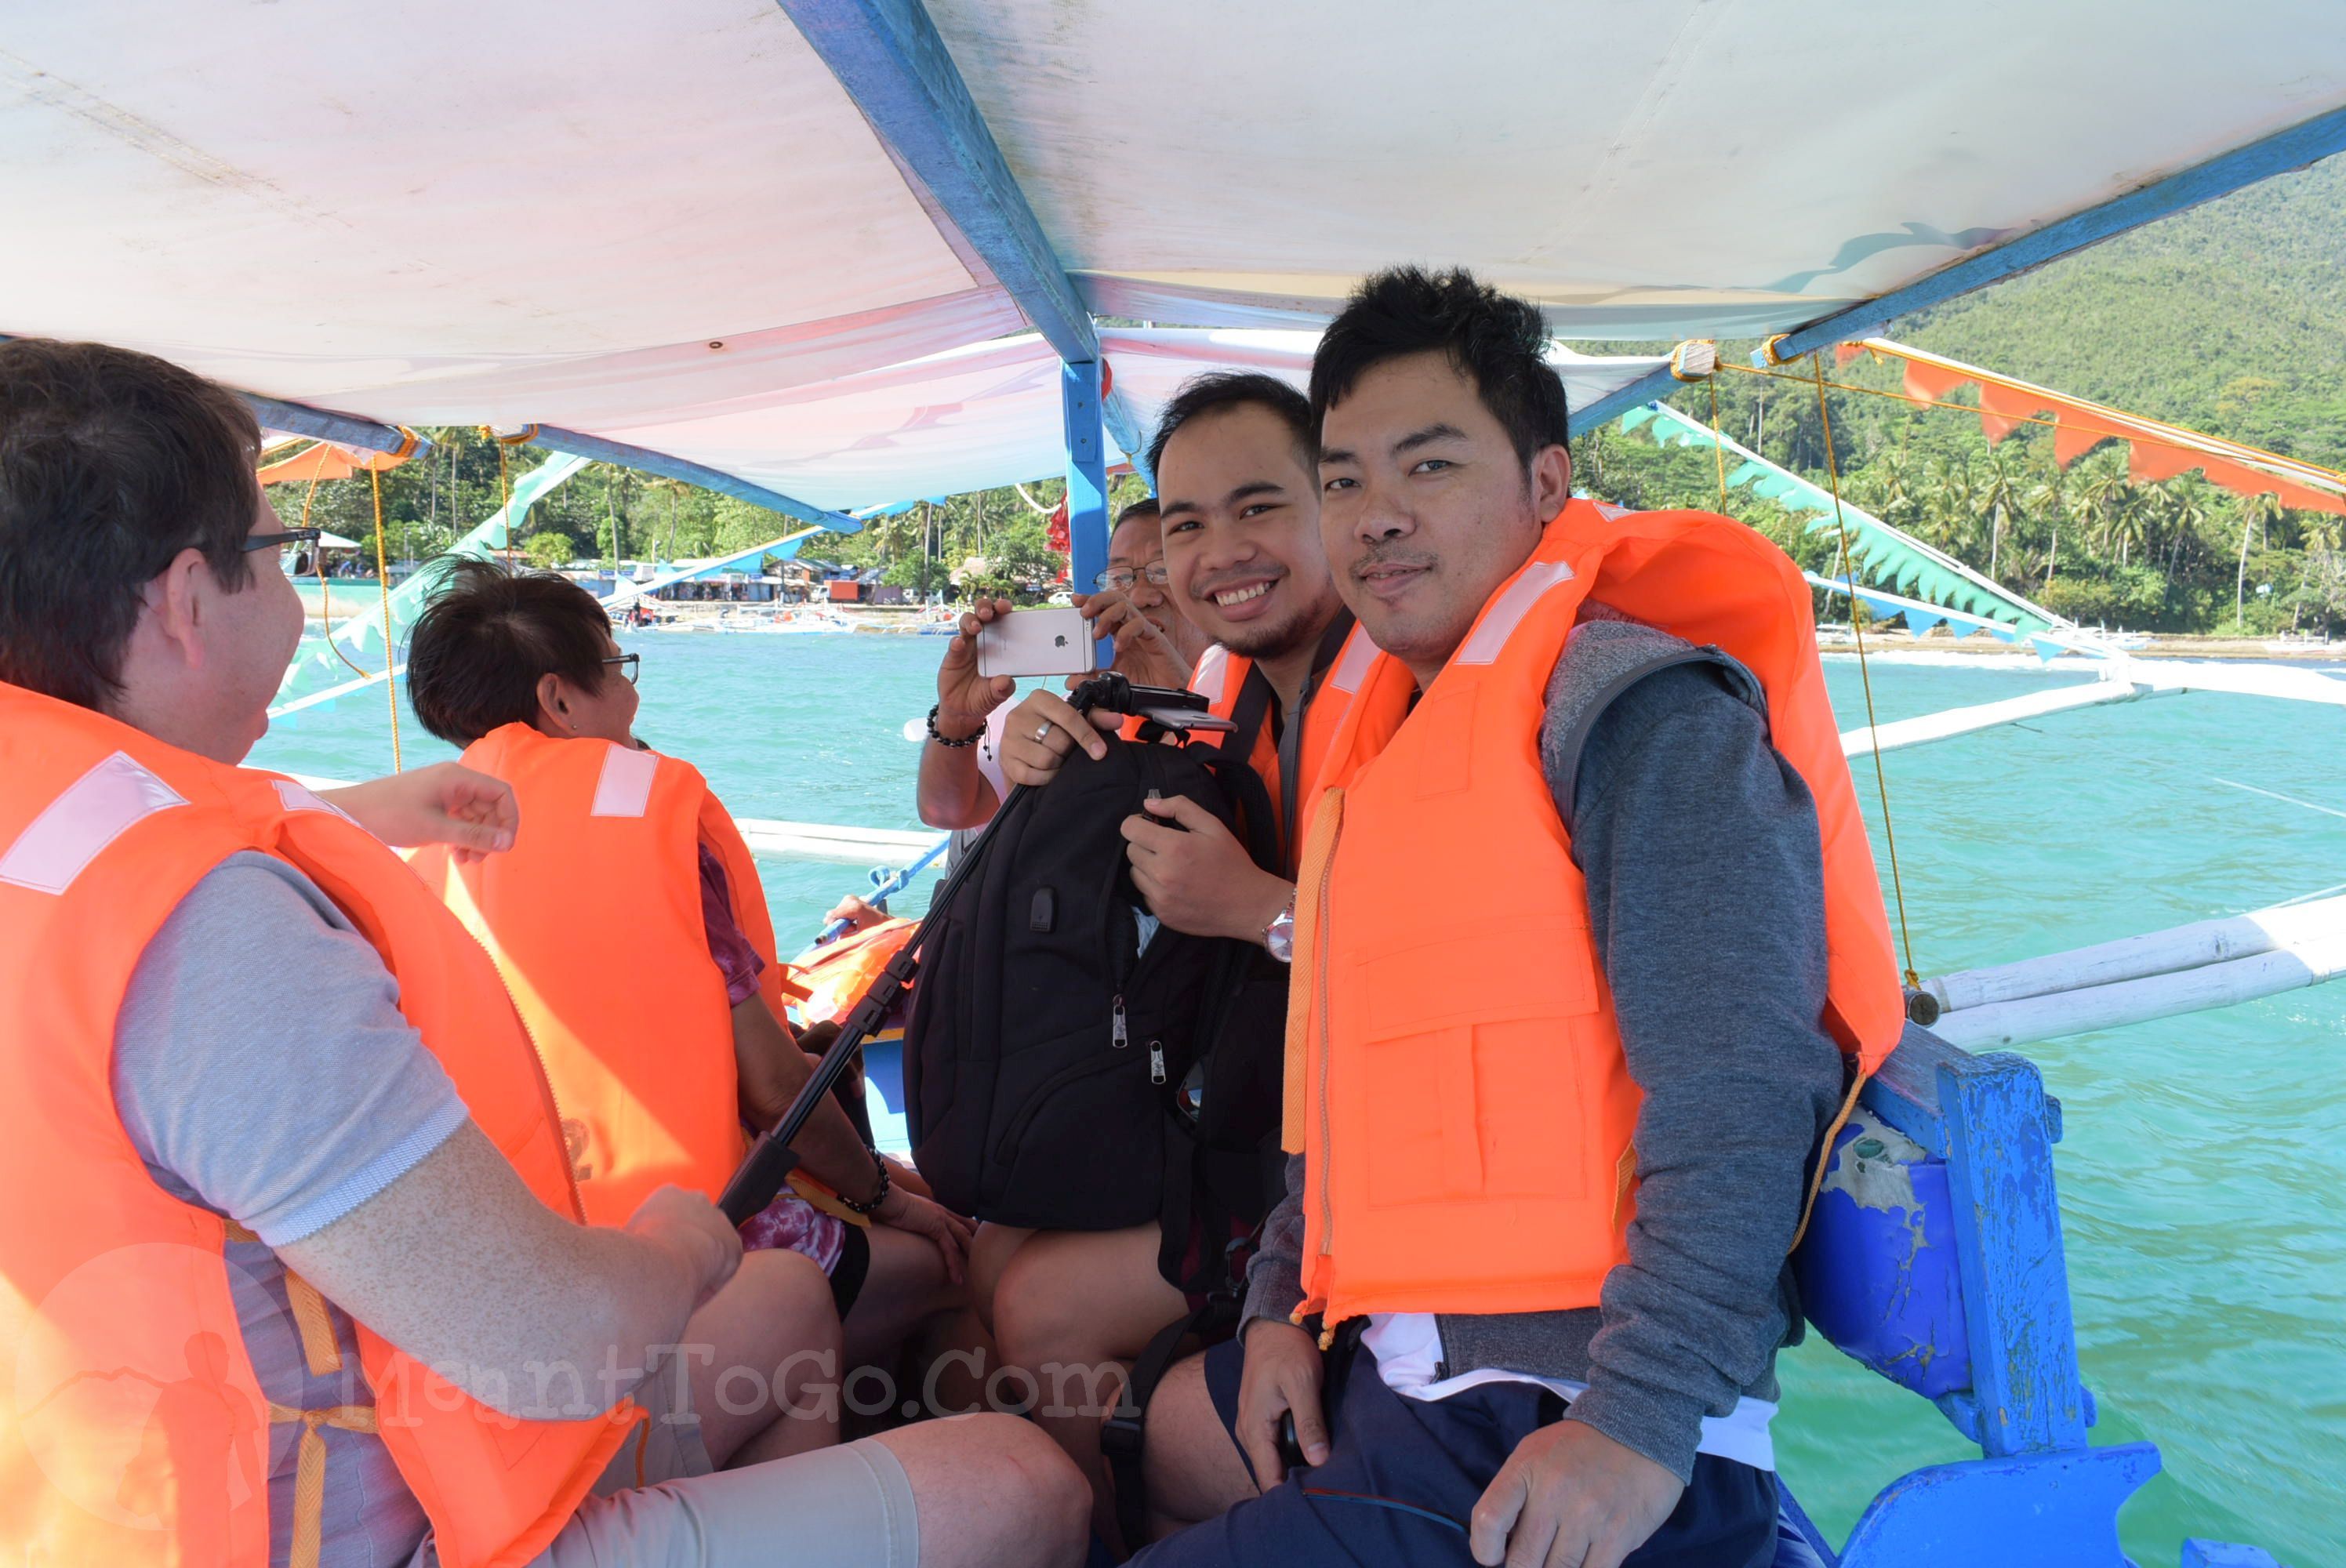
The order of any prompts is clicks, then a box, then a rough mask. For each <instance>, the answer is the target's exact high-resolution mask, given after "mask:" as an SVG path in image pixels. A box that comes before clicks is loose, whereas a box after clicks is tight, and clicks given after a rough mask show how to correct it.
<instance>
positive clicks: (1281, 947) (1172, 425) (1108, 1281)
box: [977, 373, 1372, 1545]
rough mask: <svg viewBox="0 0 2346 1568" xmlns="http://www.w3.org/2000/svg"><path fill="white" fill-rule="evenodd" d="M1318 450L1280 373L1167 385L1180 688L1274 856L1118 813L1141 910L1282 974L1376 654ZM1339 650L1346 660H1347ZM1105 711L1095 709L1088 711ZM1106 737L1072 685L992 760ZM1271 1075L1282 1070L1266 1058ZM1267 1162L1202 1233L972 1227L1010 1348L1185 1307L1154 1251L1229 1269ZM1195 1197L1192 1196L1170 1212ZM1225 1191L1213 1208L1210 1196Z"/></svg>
mask: <svg viewBox="0 0 2346 1568" xmlns="http://www.w3.org/2000/svg"><path fill="white" fill-rule="evenodd" d="M1313 450H1314V443H1313V442H1312V439H1311V405H1310V404H1309V403H1308V402H1305V401H1304V398H1303V395H1302V394H1301V392H1297V391H1296V389H1295V388H1293V387H1291V386H1290V385H1288V384H1287V383H1286V382H1282V381H1280V380H1278V379H1276V378H1275V377H1271V376H1266V375H1259V374H1251V373H1243V374H1242V373H1217V374H1209V375H1204V376H1199V377H1197V378H1195V379H1193V380H1191V381H1189V382H1186V383H1185V384H1184V385H1183V386H1182V387H1181V388H1180V389H1179V390H1178V391H1177V392H1176V393H1175V394H1174V396H1173V398H1172V400H1171V402H1168V404H1167V405H1166V408H1165V412H1164V413H1163V415H1162V416H1161V418H1160V419H1159V421H1158V427H1157V433H1156V437H1155V439H1154V440H1153V441H1152V442H1151V443H1150V452H1149V461H1150V465H1151V468H1152V470H1153V472H1154V473H1156V475H1157V482H1158V504H1159V508H1160V516H1161V521H1162V524H1163V527H1164V555H1165V566H1166V571H1167V578H1168V581H1167V587H1168V591H1169V593H1170V594H1171V596H1172V598H1173V601H1174V603H1175V604H1176V605H1177V606H1178V607H1179V609H1180V611H1181V613H1182V614H1183V615H1184V616H1187V617H1188V619H1189V620H1190V621H1192V622H1194V623H1195V624H1196V625H1197V626H1198V627H1199V629H1200V630H1201V631H1202V632H1204V633H1205V634H1206V635H1207V636H1209V637H1211V638H1212V639H1213V640H1214V643H1215V645H1216V646H1215V647H1213V648H1212V649H1210V650H1209V652H1208V653H1207V654H1206V656H1205V657H1203V658H1201V659H1200V660H1199V665H1198V669H1197V673H1196V675H1195V676H1194V677H1192V678H1191V679H1190V681H1189V685H1190V687H1191V689H1192V690H1195V691H1197V692H1199V694H1200V695H1202V696H1205V697H1208V698H1209V708H1210V709H1211V711H1212V712H1214V713H1215V714H1217V715H1218V716H1219V717H1221V718H1228V719H1229V720H1230V721H1231V722H1232V723H1234V724H1236V725H1237V726H1238V727H1239V733H1232V734H1229V735H1227V736H1206V735H1205V734H1204V733H1203V732H1201V733H1200V738H1204V739H1207V740H1209V743H1212V744H1219V745H1223V746H1227V747H1231V748H1237V749H1239V750H1241V751H1242V752H1243V754H1244V755H1245V756H1246V757H1247V758H1248V759H1249V762H1250V765H1251V766H1252V767H1253V769H1254V771H1255V772H1256V773H1257V775H1259V776H1260V779H1262V782H1263V786H1264V790H1265V793H1266V794H1267V795H1268V797H1269V799H1270V802H1271V804H1272V807H1273V809H1274V811H1275V812H1277V813H1278V816H1279V820H1278V821H1277V822H1276V823H1274V824H1273V826H1274V828H1275V829H1276V830H1277V837H1278V840H1279V843H1280V864H1279V866H1278V867H1277V868H1276V869H1266V868H1264V867H1261V866H1258V865H1257V864H1255V862H1254V860H1252V858H1251V857H1250V855H1249V854H1248V852H1247V850H1246V849H1245V847H1244V846H1243V845H1241V844H1240V843H1239V840H1238V839H1237V838H1236V837H1234V836H1233V835H1232V834H1231V832H1230V830H1229V829H1228V828H1226V827H1225V826H1223V824H1222V822H1221V820H1219V818H1217V817H1215V816H1213V815H1212V814H1211V813H1209V812H1208V811H1206V810H1205V809H1203V808H1201V807H1199V805H1197V803H1196V802H1194V801H1191V800H1189V799H1187V798H1186V797H1182V796H1178V795H1177V796H1174V797H1171V798H1170V799H1165V800H1161V801H1150V802H1148V812H1149V814H1148V815H1146V816H1142V815H1135V816H1133V817H1130V818H1127V820H1126V821H1125V823H1124V829H1123V831H1124V837H1125V840H1126V841H1127V851H1126V852H1127V856H1128V857H1129V859H1130V860H1131V864H1132V880H1133V883H1134V885H1135V886H1136V887H1137V889H1138V890H1139V891H1140V892H1141V894H1142V895H1143V896H1144V897H1145V898H1146V899H1147V901H1148V913H1149V914H1151V915H1153V916H1154V917H1156V918H1157V919H1158V920H1161V921H1164V923H1165V924H1166V925H1167V926H1168V927H1170V928H1171V929H1173V930H1175V931H1179V932H1189V933H1190V934H1192V935H1197V936H1219V937H1229V938H1233V939H1236V940H1238V941H1240V942H1252V943H1259V944H1260V945H1261V946H1262V947H1264V948H1265V949H1267V950H1268V955H1267V956H1265V957H1264V958H1263V959H1261V960H1260V963H1261V964H1262V965H1263V966H1265V967H1266V969H1267V970H1268V971H1269V972H1270V973H1271V974H1272V975H1273V977H1274V979H1273V980H1272V982H1271V983H1272V984H1274V985H1275V984H1276V983H1278V972H1277V964H1278V963H1279V962H1285V960H1286V959H1287V957H1288V956H1289V946H1290V939H1291V929H1292V928H1291V910H1292V907H1293V904H1294V900H1295V883H1294V881H1293V876H1292V867H1293V858H1294V853H1295V844H1296V843H1297V842H1298V841H1299V838H1300V830H1299V826H1298V821H1297V818H1298V815H1299V808H1300V806H1301V803H1302V802H1304V801H1306V800H1308V799H1309V798H1310V796H1311V793H1312V791H1313V785H1314V779H1315V776H1316V774H1317V771H1318V769H1319V766H1320V761H1321V758H1322V757H1323V756H1324V755H1325V754H1326V751H1327V748H1328V746H1329V743H1330V741H1331V739H1332V738H1333V737H1334V734H1335V732H1336V729H1337V728H1338V726H1339V724H1340V723H1341V719H1342V717H1343V712H1344V703H1345V700H1346V699H1347V697H1348V696H1349V692H1350V684H1349V683H1350V681H1351V680H1352V678H1353V677H1354V676H1356V675H1357V671H1358V670H1359V669H1361V668H1365V667H1366V661H1367V657H1368V655H1369V653H1370V652H1371V651H1372V650H1370V649H1369V648H1368V647H1366V645H1365V642H1362V641H1359V640H1358V639H1352V641H1348V638H1352V616H1351V615H1350V614H1349V613H1348V612H1347V611H1346V610H1345V609H1344V607H1343V605H1342V602H1341V600H1339V599H1338V598H1337V596H1336V591H1335V588H1334V586H1333V585H1331V582H1330V581H1329V575H1328V563H1327V558H1326V555H1325V554H1324V552H1323V550H1322V547H1321V541H1320V533H1319V517H1320V506H1319V495H1318V486H1317V483H1316V479H1315V476H1314V474H1313V473H1312V466H1311V460H1312V454H1313ZM1348 651H1349V652H1351V653H1352V656H1353V657H1352V658H1351V659H1350V660H1349V661H1347V660H1346V659H1345V658H1344V657H1342V656H1343V655H1345V654H1346V653H1347V652H1348ZM1115 722H1116V721H1115V720H1114V719H1112V718H1107V717H1105V716H1103V718H1101V719H1100V720H1099V721H1098V723H1099V725H1101V726H1103V727H1105V726H1107V725H1112V724H1114V723H1115ZM1108 744H1109V742H1108V740H1107V738H1105V736H1104V734H1103V731H1102V728H1095V724H1094V723H1093V722H1087V721H1086V719H1085V718H1082V717H1081V716H1080V715H1078V714H1077V713H1076V710H1075V709H1074V708H1073V707H1072V706H1070V705H1069V704H1068V703H1067V701H1066V699H1065V698H1064V697H1061V696H1059V695H1058V694H1057V693H1056V692H1050V691H1037V692H1035V693H1034V694H1032V695H1030V696H1029V697H1026V698H1025V701H1023V702H1022V703H1020V704H1019V705H1018V707H1017V708H1015V709H1014V710H1013V713H1012V716H1011V718H1010V720H1009V722H1008V723H1007V724H1006V725H1005V727H1004V732H1003V741H1002V769H1003V772H1004V774H1005V776H1006V777H1007V779H1008V780H1009V781H1010V782H1011V783H1013V784H1026V785H1033V786H1038V787H1039V786H1044V785H1047V784H1048V783H1049V782H1050V781H1051V780H1052V779H1054V778H1056V776H1057V774H1058V771H1059V769H1060V768H1061V767H1062V766H1063V765H1064V763H1065V760H1066V757H1067V756H1068V755H1069V754H1070V753H1071V752H1072V751H1073V750H1074V749H1075V748H1076V746H1077V745H1082V746H1083V747H1085V748H1086V750H1087V751H1089V752H1090V753H1091V754H1092V755H1093V756H1095V757H1097V756H1100V755H1102V754H1103V751H1104V748H1106V747H1107V745H1108ZM1273 994H1274V1000H1275V996H1276V993H1275V992H1274V993H1273ZM1275 1031H1276V1023H1272V1024H1271V1025H1270V1032H1269V1033H1267V1034H1266V1037H1265V1038H1264V1039H1263V1041H1262V1043H1261V1044H1262V1046H1263V1049H1264V1052H1265V1054H1267V1055H1268V1054H1271V1053H1275V1051H1276V1049H1277V1042H1276V1039H1275ZM1265 1076H1266V1077H1267V1078H1270V1079H1272V1080H1274V1081H1275V1077H1276V1059H1275V1056H1274V1057H1273V1058H1272V1060H1271V1062H1270V1064H1269V1065H1268V1067H1267V1068H1266V1071H1265ZM1259 1167H1260V1162H1259V1161H1257V1162H1251V1168H1250V1173H1249V1174H1250V1178H1252V1179H1251V1180H1250V1186H1252V1187H1253V1188H1254V1189H1255V1191H1256V1196H1257V1197H1258V1198H1259V1199H1260V1204H1267V1203H1268V1201H1269V1198H1270V1196H1275V1187H1274V1189H1273V1192H1272V1193H1262V1192H1260V1177H1259V1176H1256V1175H1255V1174H1254V1173H1255V1170H1257V1169H1259ZM1260 1204H1258V1205H1257V1206H1256V1207H1253V1208H1252V1211H1251V1212H1238V1213H1231V1214H1229V1216H1228V1219H1229V1227H1231V1228H1234V1229H1235V1230H1236V1231H1237V1232H1238V1234H1237V1235H1236V1236H1233V1235H1230V1234H1228V1233H1226V1232H1218V1233H1217V1234H1212V1235H1207V1234H1204V1227H1203V1225H1202V1222H1192V1226H1191V1229H1192V1232H1193V1233H1192V1234H1190V1235H1188V1236H1182V1235H1179V1234H1176V1235H1173V1236H1171V1237H1168V1236H1166V1235H1165V1234H1164V1233H1163V1231H1162V1228H1161V1226H1160V1225H1159V1224H1150V1225H1142V1226H1136V1227H1131V1228H1129V1229H1126V1230H1120V1231H1112V1232H1065V1231H1063V1232H1050V1233H1043V1234H1039V1235H1036V1236H1035V1237H1032V1238H1031V1239H1023V1241H1022V1238H1020V1237H1015V1236H1011V1237H1005V1236H1004V1235H1003V1234H1002V1233H1001V1232H1000V1231H998V1230H997V1229H995V1228H994V1227H988V1229H987V1230H986V1231H983V1232H981V1233H980V1236H979V1238H978V1243H977V1252H978V1254H979V1255H980V1256H981V1257H993V1256H998V1255H999V1254H1000V1252H1001V1251H1002V1250H1004V1249H1005V1242H1007V1241H1022V1244H1021V1245H1019V1246H1018V1247H1016V1250H1015V1253H1013V1254H1012V1255H1011V1256H1010V1257H1009V1259H1008V1261H1007V1263H1006V1265H1005V1266H1003V1267H1002V1268H1001V1271H1000V1276H999V1279H1000V1282H999V1284H998V1286H997V1287H996V1288H995V1289H994V1294H993V1302H992V1311H993V1318H994V1329H995V1332H996V1338H997V1340H998V1342H999V1343H1000V1346H1001V1349H1002V1354H1003V1359H1004V1361H1005V1364H1007V1365H1009V1366H1013V1367H1020V1368H1025V1369H1030V1370H1039V1369H1043V1368H1045V1367H1047V1366H1050V1365H1052V1364H1055V1363H1059V1364H1079V1365H1086V1366H1097V1365H1100V1364H1103V1363H1107V1362H1118V1363H1129V1362H1131V1361H1132V1360H1133V1359H1135V1358H1137V1356H1138V1355H1139V1354H1140V1352H1141V1351H1142V1350H1143V1349H1146V1347H1147V1346H1148V1342H1149V1339H1150V1338H1151V1336H1152V1335H1154V1334H1155V1333H1156V1332H1157V1331H1158V1330H1159V1329H1163V1328H1164V1327H1165V1326H1166V1325H1167V1324H1168V1323H1170V1322H1173V1321H1177V1320H1178V1319H1180V1318H1182V1317H1183V1316H1184V1314H1185V1312H1186V1310H1187V1309H1188V1308H1189V1307H1191V1306H1194V1305H1196V1303H1194V1302H1188V1301H1185V1299H1184V1293H1183V1289H1182V1288H1177V1286H1176V1285H1175V1284H1174V1283H1173V1282H1171V1281H1169V1280H1168V1278H1166V1274H1165V1272H1164V1268H1163V1265H1164V1259H1165V1257H1167V1256H1168V1255H1169V1256H1173V1257H1181V1256H1184V1255H1186V1256H1187V1257H1188V1259H1189V1265H1188V1268H1189V1272H1190V1274H1191V1276H1192V1278H1193V1280H1194V1278H1195V1277H1197V1276H1200V1275H1203V1276H1207V1277H1209V1278H1210V1277H1212V1276H1214V1275H1217V1274H1219V1273H1221V1272H1222V1271H1223V1270H1222V1263H1221V1260H1222V1259H1223V1258H1224V1257H1225V1255H1226V1253H1227V1250H1228V1249H1229V1247H1230V1246H1231V1245H1232V1243H1233V1242H1239V1241H1242V1240H1243V1238H1244V1237H1245V1236H1246V1235H1247V1234H1249V1233H1250V1232H1251V1231H1252V1230H1253V1228H1254V1226H1255V1224H1256V1222H1257V1221H1258V1220H1260V1217H1261V1207H1260ZM1189 1207H1190V1205H1189V1203H1188V1200H1187V1198H1186V1196H1185V1197H1184V1199H1183V1200H1182V1202H1181V1204H1180V1208H1179V1212H1187V1210H1188V1208H1189ZM1229 1207H1231V1206H1229V1205H1218V1206H1217V1207H1216V1212H1217V1213H1218V1214H1219V1213H1221V1212H1222V1211H1223V1210H1224V1209H1226V1208H1229ZM1221 1223H1222V1222H1221V1221H1220V1220H1219V1219H1218V1221H1217V1225H1218V1226H1219V1225H1220V1224H1221ZM1168 1241H1169V1242H1170V1244H1171V1245H1170V1247H1168V1245H1167V1244H1168ZM1214 1282H1215V1283H1219V1281H1214ZM1041 1419H1042V1420H1044V1423H1045V1428H1046V1430H1048V1431H1050V1432H1051V1433H1052V1435H1053V1436H1055V1437H1056V1438H1057V1439H1059V1441H1061V1443H1062V1444H1063V1445H1065V1447H1066V1450H1067V1451H1068V1452H1069V1453H1070V1454H1071V1455H1073V1456H1074V1457H1075V1459H1076V1462H1077V1463H1078V1464H1079V1465H1081V1466H1083V1467H1084V1468H1085V1469H1086V1471H1088V1472H1089V1473H1090V1474H1091V1475H1092V1476H1093V1477H1094V1484H1095V1486H1096V1488H1097V1489H1098V1493H1099V1495H1098V1502H1097V1505H1096V1512H1095V1520H1096V1524H1097V1526H1098V1528H1099V1530H1100V1532H1101V1533H1102V1534H1103V1535H1104V1536H1110V1537H1111V1538H1112V1535H1113V1532H1115V1531H1116V1530H1117V1522H1116V1516H1115V1512H1114V1509H1113V1507H1112V1501H1111V1497H1110V1493H1109V1486H1108V1478H1107V1473H1106V1471H1105V1470H1104V1469H1103V1467H1102V1465H1101V1459H1100V1447H1099V1424H1098V1421H1097V1420H1096V1417H1095V1415H1094V1414H1093V1413H1092V1412H1089V1411H1085V1410H1077V1411H1075V1412H1073V1413H1071V1414H1060V1415H1045V1416H1044V1417H1043V1418H1041ZM1131 1544H1134V1545H1137V1544H1138V1543H1137V1542H1134V1543H1131Z"/></svg>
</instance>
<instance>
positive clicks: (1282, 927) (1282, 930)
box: [1262, 911, 1295, 963]
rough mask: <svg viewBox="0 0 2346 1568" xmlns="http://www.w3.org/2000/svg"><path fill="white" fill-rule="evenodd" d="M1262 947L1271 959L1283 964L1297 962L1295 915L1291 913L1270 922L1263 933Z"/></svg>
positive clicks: (1283, 914)
mask: <svg viewBox="0 0 2346 1568" xmlns="http://www.w3.org/2000/svg"><path fill="white" fill-rule="evenodd" d="M1262 945H1263V947H1264V949H1265V950H1266V951H1268V952H1270V956H1271V957H1273V958H1275V959H1277V960H1279V962H1281V963H1292V962H1295V915H1294V911H1287V912H1285V913H1282V914H1281V915H1280V917H1279V918H1278V919H1277V920H1274V921H1271V922H1270V926H1269V927H1268V928H1266V929H1265V930H1264V932H1263V933H1262Z"/></svg>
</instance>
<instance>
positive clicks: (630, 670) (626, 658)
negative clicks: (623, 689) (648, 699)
mask: <svg viewBox="0 0 2346 1568" xmlns="http://www.w3.org/2000/svg"><path fill="white" fill-rule="evenodd" d="M603 662H604V663H605V664H615V665H617V666H618V667H619V673H620V674H621V675H624V676H626V677H627V684H628V685H629V686H633V685H635V684H636V674H637V671H638V670H640V669H641V668H642V667H643V662H644V656H643V655H641V654H613V655H612V656H611V657H609V658H607V659H605V660H604V661H603Z"/></svg>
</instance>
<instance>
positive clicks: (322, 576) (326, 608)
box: [301, 443, 368, 676]
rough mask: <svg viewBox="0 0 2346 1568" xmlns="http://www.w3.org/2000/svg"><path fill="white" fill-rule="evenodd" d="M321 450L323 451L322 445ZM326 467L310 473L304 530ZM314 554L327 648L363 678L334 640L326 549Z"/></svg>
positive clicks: (303, 504)
mask: <svg viewBox="0 0 2346 1568" xmlns="http://www.w3.org/2000/svg"><path fill="white" fill-rule="evenodd" d="M321 450H322V443H321ZM324 466H325V463H324V462H323V461H322V460H321V461H320V463H319V464H318V467H317V468H313V469H311V471H310V488H309V489H308V490H307V491H305V492H303V493H302V495H301V526H302V527H304V528H307V527H308V526H309V525H310V503H311V502H312V501H315V500H316V499H317V498H318V474H319V472H320V470H321V469H323V468H324ZM313 554H314V558H315V559H316V561H317V563H318V619H319V620H321V621H322V622H324V623H325V626H326V646H327V647H330V648H331V649H333V650H334V657H336V658H338V659H340V660H342V662H343V663H344V664H346V665H348V666H350V667H351V673H352V675H359V676H363V675H365V674H367V673H368V672H367V671H365V670H363V669H361V668H360V667H359V666H358V661H357V660H355V659H353V658H352V657H351V656H350V655H348V654H346V653H344V652H343V651H342V644H340V643H338V642H336V641H335V640H334V591H333V590H332V589H331V588H330V587H328V586H327V585H326V584H327V581H328V578H327V575H326V551H325V547H324V546H323V545H320V546H319V547H318V549H317V550H316V551H315V552H314V553H313Z"/></svg>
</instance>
